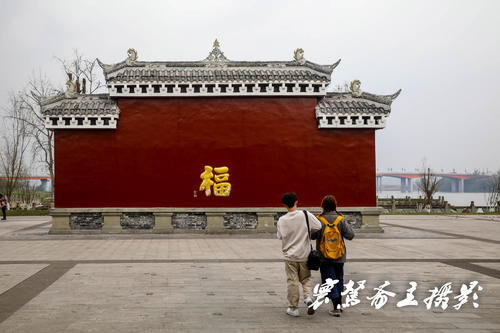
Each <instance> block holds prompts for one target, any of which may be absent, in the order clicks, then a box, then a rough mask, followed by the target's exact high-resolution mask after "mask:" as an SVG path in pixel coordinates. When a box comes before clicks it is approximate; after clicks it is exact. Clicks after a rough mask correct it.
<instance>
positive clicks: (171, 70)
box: [107, 65, 330, 83]
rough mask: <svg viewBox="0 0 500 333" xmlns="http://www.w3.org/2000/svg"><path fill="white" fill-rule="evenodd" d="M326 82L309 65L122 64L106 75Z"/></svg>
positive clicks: (176, 79) (207, 80)
mask: <svg viewBox="0 0 500 333" xmlns="http://www.w3.org/2000/svg"><path fill="white" fill-rule="evenodd" d="M297 81H314V82H330V75H329V74H325V73H321V72H318V71H313V70H310V69H309V68H293V67H292V68H286V67H283V68H279V67H268V66H267V65H264V66H262V67H253V68H252V67H240V68H238V67H227V68H196V67H184V68H183V67H180V68H178V67H170V66H168V65H162V66H152V65H145V66H144V67H126V68H123V69H122V70H120V71H118V72H116V73H111V74H108V75H107V82H108V83H111V82H113V83H118V82H124V83H128V82H161V83H176V82H182V83H184V82H185V83H188V82H189V83H191V82H203V83H211V82H218V83H225V82H297Z"/></svg>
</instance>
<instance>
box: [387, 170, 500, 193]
mask: <svg viewBox="0 0 500 333" xmlns="http://www.w3.org/2000/svg"><path fill="white" fill-rule="evenodd" d="M434 175H435V176H436V177H439V178H444V179H450V180H451V192H460V193H463V192H464V189H465V181H466V180H467V181H477V180H480V179H483V180H484V179H490V178H491V177H492V176H490V175H481V174H459V173H434ZM383 177H393V178H399V179H400V180H401V186H400V191H401V192H413V188H412V182H413V180H416V179H420V178H422V177H423V174H422V173H405V172H380V173H377V192H379V191H382V188H383Z"/></svg>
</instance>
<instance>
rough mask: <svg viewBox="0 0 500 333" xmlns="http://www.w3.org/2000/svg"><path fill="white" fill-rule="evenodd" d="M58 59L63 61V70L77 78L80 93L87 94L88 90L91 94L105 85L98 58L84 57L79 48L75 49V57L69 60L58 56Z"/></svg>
mask: <svg viewBox="0 0 500 333" xmlns="http://www.w3.org/2000/svg"><path fill="white" fill-rule="evenodd" d="M56 59H57V60H58V61H59V62H60V63H61V66H62V68H63V70H64V71H65V72H66V73H67V74H71V76H72V77H73V78H74V79H75V83H76V86H77V92H78V93H83V94H86V93H87V91H88V93H89V94H93V93H95V92H98V90H99V89H100V88H102V87H105V84H104V80H102V73H101V71H100V67H99V65H98V64H97V59H94V60H90V59H86V58H84V57H83V55H82V54H81V53H80V52H79V51H78V49H75V50H74V55H73V59H71V60H69V61H67V60H63V59H61V58H57V57H56ZM87 88H88V89H87Z"/></svg>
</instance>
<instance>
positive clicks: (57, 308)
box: [0, 262, 500, 333]
mask: <svg viewBox="0 0 500 333" xmlns="http://www.w3.org/2000/svg"><path fill="white" fill-rule="evenodd" d="M351 278H352V279H353V280H355V281H358V279H361V278H363V279H366V280H367V284H366V289H365V290H363V291H361V292H360V300H361V303H360V304H359V305H356V306H355V307H352V308H348V309H346V311H345V312H344V314H343V316H342V317H341V318H333V317H331V316H329V315H328V314H327V310H328V305H322V306H321V307H320V308H319V309H318V311H317V313H316V314H315V315H314V316H307V315H306V314H305V310H306V309H305V307H304V306H303V304H302V303H301V304H300V312H301V317H299V318H291V317H289V316H287V315H286V314H285V309H286V306H287V304H286V285H285V274H284V264H283V263H281V262H259V263H255V262H244V263H154V264H150V263H144V264H138V263H133V264H127V263H120V264H78V265H76V266H75V267H74V268H72V269H71V270H69V271H68V272H67V273H66V274H65V275H63V276H62V277H61V278H60V279H59V280H57V281H56V282H55V283H53V284H52V285H51V286H50V287H48V288H47V289H45V290H44V291H43V292H42V293H40V294H39V295H38V296H37V297H35V298H34V299H32V300H31V301H30V302H29V303H28V304H26V305H25V306H24V307H23V308H21V309H20V310H18V311H17V312H16V313H14V314H13V315H12V316H11V317H10V318H8V319H7V320H6V321H4V322H3V323H1V324H0V331H1V332H21V333H22V332H32V331H37V328H38V327H43V328H44V329H43V330H41V331H42V332H44V331H45V328H46V327H47V328H49V327H50V328H52V332H55V331H61V332H62V331H64V332H143V331H144V332H156V331H157V332H160V331H162V330H163V331H166V332H182V331H186V332H192V331H198V332H200V331H203V332H212V331H216V332H226V331H227V332H234V331H245V330H254V329H259V330H260V331H262V330H264V329H268V330H271V331H272V330H274V331H290V329H296V330H297V331H304V330H314V331H324V330H325V329H326V328H328V329H329V330H331V328H340V329H341V330H342V331H345V332H350V331H354V330H361V329H363V330H366V331H371V330H372V331H379V330H381V329H382V330H385V331H398V330H399V331H412V330H420V331H421V332H432V331H438V330H441V329H450V330H451V329H456V328H461V327H463V326H467V325H468V324H469V323H470V324H471V325H472V324H474V323H478V324H479V323H482V325H483V327H484V328H488V329H494V328H495V327H496V326H497V325H499V324H500V322H499V320H500V319H499V318H497V317H498V316H497V314H498V310H497V307H498V306H499V305H500V304H499V303H500V301H499V299H500V298H499V297H498V291H499V290H500V288H498V287H499V282H498V279H494V278H492V277H488V276H484V275H481V274H477V273H474V272H470V271H467V270H463V269H460V268H456V267H453V266H449V265H444V264H440V263H382V264H380V263H358V262H356V263H347V264H346V279H347V280H348V279H351ZM409 279H411V280H413V281H418V282H419V285H418V288H417V291H416V292H415V297H416V299H417V300H418V301H419V306H418V307H405V308H397V307H396V303H397V301H398V300H399V299H402V298H403V297H404V295H405V293H406V289H407V288H408V287H409V285H408V281H409ZM470 279H477V280H479V281H480V284H481V285H482V286H483V287H484V290H483V292H482V293H480V297H479V304H480V307H479V308H478V309H473V308H472V305H471V304H470V303H469V304H466V305H464V307H463V308H462V309H461V310H459V311H457V310H455V309H452V308H449V309H447V310H446V311H444V312H443V311H440V310H438V311H436V310H426V309H425V305H424V304H423V299H424V298H425V297H428V296H429V293H428V290H429V289H431V288H432V287H434V286H436V285H437V286H439V283H444V282H447V281H451V282H453V286H454V288H453V291H454V292H455V293H456V292H458V289H457V288H459V286H460V284H461V283H467V282H469V280H470ZM384 280H389V281H390V282H391V283H392V284H391V286H389V287H388V288H386V289H388V290H391V291H394V292H396V293H397V295H396V297H395V298H390V299H389V301H388V303H387V304H386V305H385V306H384V307H383V308H382V309H380V310H375V309H374V308H373V307H371V306H370V302H369V301H368V300H367V299H366V297H368V296H372V295H373V294H374V293H375V291H374V290H373V288H375V287H377V286H378V283H379V282H383V281H384ZM313 281H314V283H319V282H320V278H319V273H318V272H313ZM450 303H453V304H454V302H450ZM488 305H489V307H488ZM471 327H474V326H471ZM464 328H465V327H464ZM478 328H481V326H480V325H479V326H478ZM47 331H48V329H47Z"/></svg>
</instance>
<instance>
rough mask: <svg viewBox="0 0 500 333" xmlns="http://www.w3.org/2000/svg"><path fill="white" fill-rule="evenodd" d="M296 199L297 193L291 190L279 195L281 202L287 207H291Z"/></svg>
mask: <svg viewBox="0 0 500 333" xmlns="http://www.w3.org/2000/svg"><path fill="white" fill-rule="evenodd" d="M296 201H297V194H295V193H293V192H287V193H285V194H283V196H282V197H281V202H282V203H283V204H284V205H286V206H287V207H288V208H292V207H293V206H294V205H295V202H296Z"/></svg>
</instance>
